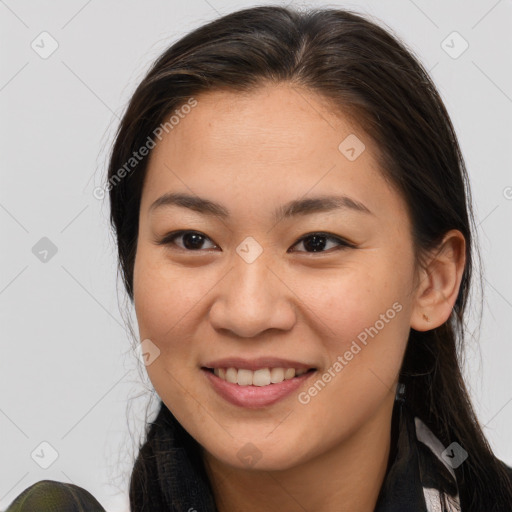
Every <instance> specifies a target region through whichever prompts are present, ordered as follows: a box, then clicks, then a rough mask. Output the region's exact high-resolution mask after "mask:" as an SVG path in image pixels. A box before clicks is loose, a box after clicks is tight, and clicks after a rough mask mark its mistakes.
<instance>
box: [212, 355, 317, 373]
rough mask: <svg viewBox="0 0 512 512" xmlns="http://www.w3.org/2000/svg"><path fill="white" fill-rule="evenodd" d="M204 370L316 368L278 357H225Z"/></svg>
mask: <svg viewBox="0 0 512 512" xmlns="http://www.w3.org/2000/svg"><path fill="white" fill-rule="evenodd" d="M202 366H203V367H204V368H236V369H245V370H252V371H255V370H259V369H260V368H296V369H305V370H309V369H311V368H315V366H314V365H311V364H307V363H301V362H299V361H290V360H288V359H281V358H278V357H265V356H263V357H257V358H255V359H244V358H242V357H225V358H223V359H216V360H215V361H208V362H206V363H204V364H203V365H202Z"/></svg>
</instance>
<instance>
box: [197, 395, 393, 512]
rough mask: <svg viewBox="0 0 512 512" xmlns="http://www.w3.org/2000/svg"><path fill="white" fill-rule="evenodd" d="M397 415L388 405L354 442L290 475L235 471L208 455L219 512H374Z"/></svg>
mask: <svg viewBox="0 0 512 512" xmlns="http://www.w3.org/2000/svg"><path fill="white" fill-rule="evenodd" d="M392 398H393V399H394V396H393V397H392ZM390 402H391V403H390ZM392 410H393V402H392V401H391V400H388V401H386V402H385V403H383V404H382V406H381V408H380V409H379V410H378V411H377V413H376V414H375V415H374V416H373V417H371V418H370V419H369V420H368V421H367V422H366V423H365V424H364V425H363V426H362V427H361V428H359V429H357V431H356V432H355V433H354V434H352V435H351V436H350V437H349V438H346V439H343V440H341V441H340V442H339V444H337V445H335V446H333V447H332V448H330V449H329V450H327V451H326V452H324V453H321V454H319V455H317V456H315V457H314V458H312V459H309V460H307V461H305V462H304V463H302V464H300V465H297V466H294V467H292V468H288V469H285V470H276V471H259V470H257V469H250V470H246V469H239V468H234V467H232V466H229V465H227V464H225V463H223V462H222V461H220V460H218V459H216V458H214V457H213V456H212V455H211V454H209V453H208V452H206V451H205V452H204V462H205V468H206V472H207V474H208V478H209V479H210V482H211V484H212V489H213V493H214V497H215V503H216V506H217V510H218V512H238V511H241V510H243V511H244V512H268V510H282V511H283V512H295V511H297V512H304V510H318V511H320V510H325V511H332V510H350V511H351V512H373V511H374V509H375V506H376V503H377V499H378V496H379V492H380V489H381V486H382V483H383V482H384V478H385V476H386V470H387V466H388V461H389V454H390V442H391V417H392Z"/></svg>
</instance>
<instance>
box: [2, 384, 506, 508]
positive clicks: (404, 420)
mask: <svg viewBox="0 0 512 512" xmlns="http://www.w3.org/2000/svg"><path fill="white" fill-rule="evenodd" d="M150 437H151V438H152V439H153V441H154V443H153V446H154V448H151V447H150V445H149V444H146V445H144V446H143V448H142V449H141V452H140V453H139V457H138V459H137V461H136V465H138V464H140V462H141V458H142V457H148V458H151V456H153V455H154V451H157V452H159V453H160V454H161V457H159V458H157V459H156V462H155V463H154V464H152V465H149V473H148V474H147V477H148V481H149V483H150V493H149V495H150V496H151V511H158V512H160V511H161V512H167V511H168V512H188V511H189V510H198V511H201V512H216V509H215V504H214V499H213V494H212V492H211V488H210V485H209V482H208V479H207V477H206V473H205V471H204V467H203V465H202V463H201V457H200V455H199V454H200V452H199V448H198V444H197V443H196V442H195V441H194V440H193V438H192V437H191V436H190V435H189V434H188V433H187V432H186V431H185V430H184V429H183V427H182V426H181V425H180V424H179V423H178V421H177V420H176V419H175V418H174V416H173V415H172V414H171V413H170V411H169V410H168V409H167V407H165V406H164V405H163V404H162V405H161V409H160V412H159V414H158V416H157V418H156V420H155V428H154V429H152V430H151V432H150ZM465 456H466V455H465V452H464V451H463V448H462V447H460V446H459V445H455V444H452V445H450V446H449V447H447V448H446V449H445V447H443V445H442V444H441V442H440V441H439V440H438V439H437V437H436V436H434V434H433V433H432V432H431V431H430V429H429V428H428V427H427V426H426V425H425V424H424V423H423V422H422V421H421V420H420V419H419V418H417V417H414V415H413V414H412V413H411V411H410V409H409V408H408V406H407V404H406V403H404V402H403V399H402V396H401V395H400V393H397V400H396V402H395V407H394V410H393V419H392V429H391V452H390V456H389V463H388V468H387V473H386V477H385V479H384V483H383V485H382V488H381V491H380V494H379V498H378V502H377V505H376V508H375V512H460V511H461V509H460V501H459V489H458V486H457V479H456V476H455V473H454V471H453V468H454V467H457V466H458V465H460V464H463V463H464V462H463V459H464V457H465ZM505 468H506V469H507V470H508V472H509V474H510V476H511V479H512V468H510V467H508V466H505ZM158 481H164V482H166V485H165V486H162V487H161V486H160V485H158ZM133 498H134V499H135V501H136V502H138V500H140V499H141V497H140V496H133ZM510 510H512V504H511V506H510ZM29 511H30V512H35V511H37V512H86V511H87V512H105V509H104V508H103V507H102V506H101V505H100V504H99V503H98V501H97V500H96V499H95V498H94V497H93V496H92V495H91V494H90V493H89V492H88V491H86V490H85V489H83V488H81V487H78V486H75V485H72V484H66V483H61V482H56V481H52V480H43V481H41V482H37V483H36V484H34V485H32V486H30V487H29V488H27V489H26V490H25V491H23V492H22V493H21V494H20V495H19V496H18V497H17V498H16V499H15V500H14V502H13V503H12V504H11V506H10V507H9V508H8V509H7V510H6V512H29ZM137 511H138V509H137V508H136V509H135V510H134V511H133V512H137ZM317 512H318V511H317ZM462 512H464V511H462ZM500 512H501V511H500ZM503 512H509V511H503Z"/></svg>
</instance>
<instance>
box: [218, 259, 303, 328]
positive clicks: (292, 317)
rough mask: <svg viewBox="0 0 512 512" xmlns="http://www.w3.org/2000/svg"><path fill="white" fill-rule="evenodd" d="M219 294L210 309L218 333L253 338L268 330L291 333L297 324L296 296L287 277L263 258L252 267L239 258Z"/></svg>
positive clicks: (219, 289) (226, 277) (222, 282)
mask: <svg viewBox="0 0 512 512" xmlns="http://www.w3.org/2000/svg"><path fill="white" fill-rule="evenodd" d="M237 258H238V257H237ZM216 291H217V296H216V298H215V301H214V302H213V304H212V306H211V308H210V321H211V324H212V326H213V327H214V328H215V329H218V330H229V331H231V332H232V333H233V334H235V335H236V336H238V337H243V338H252V337H255V336H258V335H261V334H262V333H264V332H265V331H266V330H268V329H279V330H285V331H286V330H290V329H292V327H293V325H294V324H295V322H296V311H297V310H296V307H295V301H296V296H295V294H294V293H293V292H292V291H291V289H290V287H289V285H287V283H286V279H285V276H283V275H280V273H279V271H278V270H277V269H276V267H275V266H272V265H269V264H268V261H266V260H264V259H263V258H261V257H260V258H258V259H257V260H256V261H254V262H252V263H247V262H245V261H244V260H243V259H241V258H238V260H237V261H235V263H234V266H233V267H232V269H231V270H230V271H229V272H228V275H227V276H225V278H224V279H222V281H221V282H220V283H219V285H218V287H217V288H216Z"/></svg>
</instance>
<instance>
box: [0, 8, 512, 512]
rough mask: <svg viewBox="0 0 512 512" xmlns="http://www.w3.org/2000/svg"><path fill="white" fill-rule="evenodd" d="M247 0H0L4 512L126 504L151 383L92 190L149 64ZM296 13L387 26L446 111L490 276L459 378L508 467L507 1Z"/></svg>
mask: <svg viewBox="0 0 512 512" xmlns="http://www.w3.org/2000/svg"><path fill="white" fill-rule="evenodd" d="M276 3H277V4H280V5H284V4H285V2H284V1H282V2H276ZM291 3H292V4H295V3H294V2H291ZM253 5H257V4H255V3H251V2H244V1H236V2H235V1H231V2H229V1H225V0H188V1H187V2H179V1H177V0H166V1H163V0H162V1H160V0H150V1H139V2H136V1H126V0H123V1H121V0H116V1H113V0H110V1H101V2H100V1H99V0H89V1H87V0H73V1H70V0H67V1H64V0H58V1H52V2H49V1H47V2H44V1H42V2H23V1H20V0H1V1H0V26H1V32H0V34H1V35H0V38H1V64H0V66H1V68H0V106H1V113H2V116H1V123H0V125H1V128H0V129H1V136H0V147H1V149H0V158H1V186H0V226H1V230H2V246H1V247H2V250H1V253H0V254H1V267H0V268H1V274H0V311H1V343H2V344H1V352H0V433H1V434H0V509H5V508H6V507H7V506H8V504H9V503H11V502H12V500H13V499H14V498H15V497H16V496H17V495H18V494H19V493H20V492H22V491H23V490H24V489H25V488H26V487H28V486H29V485H31V484H32V483H34V482H36V481H39V480H43V479H52V480H59V481H63V482H72V483H76V484H77V485H80V486H83V487H85V488H87V489H88V490H89V491H90V492H92V493H93V494H94V495H95V496H96V497H97V499H98V500H99V501H100V502H101V503H102V504H103V506H104V507H105V508H106V509H107V510H108V511H109V512H116V511H127V510H128V501H127V485H128V478H129V474H130V470H131V466H132V464H133V456H134V455H135V453H136V445H137V442H138V440H139V436H140V435H141V432H142V428H143V420H144V414H145V409H146V404H147V403H148V400H149V398H150V396H151V395H150V391H151V386H150V383H148V381H147V379H144V376H145V373H144V368H143V367H142V369H141V367H140V366H139V363H138V359H137V357H136V355H135V354H134V352H133V351H132V349H131V341H130V338H129V334H128V331H127V328H126V327H125V323H124V319H123V316H122V305H123V303H124V298H123V289H122V286H121V284H120V282H117V280H116V250H115V246H114V243H113V237H112V235H111V234H110V232H109V225H108V203H107V198H105V199H104V200H102V201H101V200H98V199H96V198H95V197H94V195H93V190H94V188H95V187H97V186H99V185H101V184H102V183H103V181H102V180H103V177H104V175H105V172H106V168H105V164H106V158H107V154H108V149H109V144H110V143H111V141H112V137H113V133H114V130H115V128H116V127H117V123H118V120H119V118H120V116H121V115H122V113H123V111H124V108H125V106H126V103H127V101H128V99H129V98H130V95H131V94H132V93H133V91H134V89H135V87H136V86H137V84H138V83H139V81H140V80H141V79H142V77H143V76H144V73H145V72H146V70H147V69H148V67H149V65H150V63H151V62H152V61H153V60H154V59H155V58H156V57H157V56H158V55H159V54H160V53H161V52H162V51H163V50H164V49H165V48H166V47H167V46H169V45H170V44H171V43H172V42H174V41H175V40H177V39H178V38H179V37H180V36H182V35H184V34H185V33H187V32H189V31H190V30H192V29H193V28H195V27H197V26H199V25H201V24H203V23H205V22H207V21H209V20H212V19H214V18H216V17H218V16H219V15H223V14H227V13H229V12H231V11H234V10H237V9H239V8H242V7H249V6H253ZM300 5H302V6H308V5H310V6H312V5H314V6H326V7H327V6H342V7H346V8H349V9H352V10H354V11H358V12H361V13H366V14H367V15H368V16H370V17H371V18H372V19H373V20H374V21H377V22H379V23H381V24H384V25H385V26H386V27H387V28H388V29H389V30H392V31H393V32H394V33H395V35H397V36H398V37H400V38H401V39H402V40H403V41H404V42H405V43H406V44H407V46H408V47H409V48H410V49H411V50H412V51H413V52H415V54H416V55H417V56H418V58H419V59H420V60H421V61H422V62H423V64H424V65H425V67H426V68H427V69H428V70H429V71H430V72H431V75H432V77H433V79H434V81H435V83H436V84H437V86H438V88H439V91H440V93H441V96H442V98H443V99H444V101H445V103H446V106H447V108H448V111H449V113H450V115H451V118H452V121H453V123H454V125H455V128H456V130H457V133H458V136H459V139H460V143H461V147H462V150H463V153H464V157H465V159H466V163H467V167H468V171H469V174H470V178H471V183H472V187H473V194H474V202H475V212H476V216H477V223H478V235H479V240H480V244H481V252H482V257H483V264H484V271H485V274H484V276H485V280H484V285H485V286H484V294H485V303H484V308H483V319H482V323H481V329H480V334H479V337H478V336H477V334H478V333H477V331H476V330H475V336H473V337H470V338H469V339H468V349H467V354H468V360H467V363H466V367H465V375H467V381H468V385H469V388H470V391H471V395H472V397H473V401H474V404H475V407H476V410H477V414H478V417H479V419H480V421H481V423H482V424H483V425H485V432H486V435H487V436H488V439H489V440H490V442H491V445H492V447H493V448H494V450H495V453H496V454H497V456H498V457H499V458H501V459H502V460H503V461H505V462H506V463H508V464H512V442H511V435H510V432H511V431H512V385H511V384H512V379H511V371H512V369H511V361H512V322H511V317H512V291H511V290H512V274H511V271H510V262H511V261H512V233H511V220H512V172H511V168H512V153H511V151H510V149H511V142H512V138H511V135H512V133H511V132H512V71H511V66H510V48H512V2H511V1H510V0H501V1H500V0H498V1H496V0H481V1H478V2H468V1H462V0H461V1H445V0H443V1H439V0H436V1H426V0H415V1H412V0H402V1H398V0H397V1H391V0H387V1H383V0H379V1H374V2H363V1H361V2H331V3H329V4H324V3H320V2H318V3H314V4H313V3H309V4H307V3H301V4H300ZM43 32H44V33H45V34H42V33H43ZM454 32H457V34H454ZM466 47H467V48H466ZM52 51H53V53H51V52H52ZM48 53H51V55H48ZM119 304H121V308H120V306H119ZM477 312H478V308H475V311H474V313H473V316H472V318H471V321H470V324H471V325H473V326H474V327H475V328H476V327H477V325H478V321H477V316H476V313H477ZM131 318H132V322H133V321H134V316H133V314H132V315H131ZM153 403H156V400H154V401H153ZM154 411H155V409H154V406H151V404H150V408H149V413H150V415H151V414H152V413H153V412H154ZM45 465H47V466H48V467H47V468H46V469H45V468H44V467H43V466H45Z"/></svg>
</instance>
